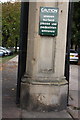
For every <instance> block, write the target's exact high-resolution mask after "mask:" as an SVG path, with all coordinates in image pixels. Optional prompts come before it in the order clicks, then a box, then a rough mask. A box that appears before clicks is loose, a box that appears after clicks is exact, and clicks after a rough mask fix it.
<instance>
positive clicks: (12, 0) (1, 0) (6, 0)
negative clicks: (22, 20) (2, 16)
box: [0, 0, 15, 2]
mask: <svg viewBox="0 0 80 120" xmlns="http://www.w3.org/2000/svg"><path fill="white" fill-rule="evenodd" d="M9 1H10V2H14V1H15V0H0V2H9Z"/></svg>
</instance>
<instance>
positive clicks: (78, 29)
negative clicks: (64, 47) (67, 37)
mask: <svg viewBox="0 0 80 120" xmlns="http://www.w3.org/2000/svg"><path fill="white" fill-rule="evenodd" d="M73 44H74V45H75V49H77V47H78V48H80V2H74V11H73V24H72V40H71V47H72V48H73Z"/></svg>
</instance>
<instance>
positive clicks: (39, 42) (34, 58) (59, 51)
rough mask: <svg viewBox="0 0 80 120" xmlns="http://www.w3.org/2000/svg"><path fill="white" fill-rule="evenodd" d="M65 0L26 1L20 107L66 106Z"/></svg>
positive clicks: (31, 108) (66, 3)
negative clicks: (25, 52) (25, 44)
mask: <svg viewBox="0 0 80 120" xmlns="http://www.w3.org/2000/svg"><path fill="white" fill-rule="evenodd" d="M67 21H68V2H51V3H46V2H42V3H40V2H35V3H34V2H33V3H29V25H28V47H27V60H26V66H27V67H26V74H25V75H24V77H23V78H22V82H21V107H22V108H26V109H27V110H36V111H41V110H45V111H50V110H62V109H65V108H66V106H67V93H68V83H67V81H66V79H65V76H64V69H65V52H66V36H67Z"/></svg>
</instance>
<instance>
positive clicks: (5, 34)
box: [2, 2, 20, 51]
mask: <svg viewBox="0 0 80 120" xmlns="http://www.w3.org/2000/svg"><path fill="white" fill-rule="evenodd" d="M19 36H20V2H15V3H10V2H7V3H3V4H2V46H5V47H14V46H15V51H16V50H17V49H16V48H17V45H18V44H19Z"/></svg>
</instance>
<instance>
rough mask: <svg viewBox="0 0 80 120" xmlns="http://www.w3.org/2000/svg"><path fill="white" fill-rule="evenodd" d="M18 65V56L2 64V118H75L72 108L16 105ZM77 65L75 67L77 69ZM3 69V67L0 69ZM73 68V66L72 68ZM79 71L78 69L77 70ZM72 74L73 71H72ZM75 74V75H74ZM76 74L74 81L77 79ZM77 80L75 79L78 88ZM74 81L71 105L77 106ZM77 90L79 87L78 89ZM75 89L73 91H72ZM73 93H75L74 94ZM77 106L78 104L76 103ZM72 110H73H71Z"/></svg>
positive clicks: (71, 88) (21, 119)
mask: <svg viewBox="0 0 80 120" xmlns="http://www.w3.org/2000/svg"><path fill="white" fill-rule="evenodd" d="M17 66H18V56H16V57H14V58H13V59H11V60H9V61H8V62H7V63H5V64H3V65H2V81H3V82H2V118H3V119H4V120H5V119H6V118H8V119H10V120H12V118H17V119H20V120H24V119H25V118H28V119H29V118H48V119H49V118H61V119H62V118H64V120H65V119H67V118H69V119H71V120H73V116H72V114H71V112H70V108H71V107H69V109H66V110H63V111H60V112H58V111H54V112H53V111H52V112H45V111H43V112H34V111H26V110H23V109H21V108H20V107H19V106H17V105H16V86H17V84H16V83H17ZM76 69H77V67H76V68H75V71H76ZM0 70H1V69H0ZM70 70H71V68H70ZM76 72H77V71H76ZM71 74H72V73H71ZM72 76H73V75H72ZM75 77H77V76H74V77H73V78H74V81H75V79H76V78H75ZM76 82H77V81H75V85H76V88H77V87H78V86H77V83H76ZM72 84H73V82H70V102H69V106H75V104H76V103H78V102H73V101H75V100H74V98H76V100H77V97H74V96H75V95H74V88H75V85H72ZM76 90H77V89H76ZM71 91H73V92H71ZM72 93H73V94H72ZM72 100H73V101H72ZM76 106H78V105H77V104H76ZM71 111H72V110H71ZM74 117H75V116H74Z"/></svg>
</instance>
